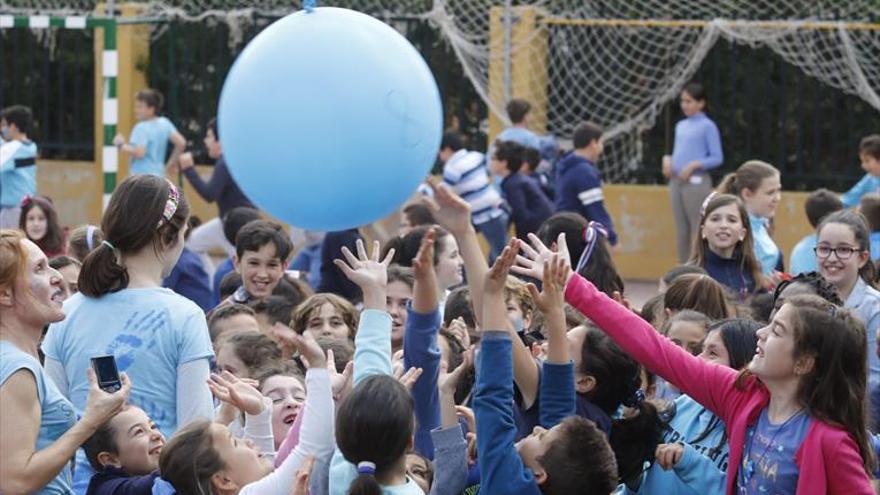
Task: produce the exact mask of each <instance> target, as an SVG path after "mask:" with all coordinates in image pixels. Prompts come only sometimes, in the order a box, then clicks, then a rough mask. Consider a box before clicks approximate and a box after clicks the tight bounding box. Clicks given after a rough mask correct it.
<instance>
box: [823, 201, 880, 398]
mask: <svg viewBox="0 0 880 495" xmlns="http://www.w3.org/2000/svg"><path fill="white" fill-rule="evenodd" d="M817 235H818V239H817V242H816V261H817V263H818V265H819V272H820V273H821V274H822V276H823V277H825V279H826V280H827V281H829V282H831V283H832V284H833V285H834V286H835V287H837V291H838V292H839V293H840V298H841V299H842V300H843V301H844V307H846V308H849V309H852V310H853V312H854V313H855V315H856V316H857V317H858V318H859V319H861V320H862V322H863V323H864V324H865V328H866V329H867V333H868V349H869V350H873V349H876V348H877V329H878V327H880V291H877V290H876V289H875V288H874V287H872V285H871V284H872V282H871V281H872V280H874V264H873V263H871V232H870V231H869V230H868V224H867V222H866V221H865V217H864V216H862V214H861V213H857V212H855V211H839V212H836V213H832V214H831V215H828V216H827V217H825V219H824V220H823V221H822V223H821V224H819V228H818V230H817ZM868 365H869V373H868V381H869V385H876V384H878V383H880V359H878V357H877V353H876V352H868Z"/></svg>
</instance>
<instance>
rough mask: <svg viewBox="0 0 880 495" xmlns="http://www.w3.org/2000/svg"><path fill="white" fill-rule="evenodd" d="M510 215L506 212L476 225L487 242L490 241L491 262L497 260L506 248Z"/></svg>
mask: <svg viewBox="0 0 880 495" xmlns="http://www.w3.org/2000/svg"><path fill="white" fill-rule="evenodd" d="M508 221H509V217H508V215H507V214H506V213H504V214H502V215H501V216H500V217H498V218H493V219H492V220H489V221H488V222H485V223H481V224H480V225H476V226H475V227H476V229H477V232H479V233H481V234H483V237H485V238H486V242H488V243H489V264H490V265H491V264H492V263H494V262H495V258H497V257H498V255H500V254H501V251H503V250H504V246H506V245H507V229H508V226H509V223H508Z"/></svg>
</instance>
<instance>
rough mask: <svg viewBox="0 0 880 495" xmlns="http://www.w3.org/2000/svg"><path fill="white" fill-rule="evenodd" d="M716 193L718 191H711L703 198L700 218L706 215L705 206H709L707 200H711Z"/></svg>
mask: <svg viewBox="0 0 880 495" xmlns="http://www.w3.org/2000/svg"><path fill="white" fill-rule="evenodd" d="M717 194H718V192H716V191H712V192H711V193H709V195H708V196H706V199H704V200H703V204H702V205H701V206H700V218H703V216H705V215H706V208H708V207H709V201H712V198H714V197H715V196H716V195H717Z"/></svg>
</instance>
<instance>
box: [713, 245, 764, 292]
mask: <svg viewBox="0 0 880 495" xmlns="http://www.w3.org/2000/svg"><path fill="white" fill-rule="evenodd" d="M740 261H741V260H740V256H734V257H733V258H730V259H726V258H722V257H721V256H718V255H717V254H715V253H713V252H712V250H711V249H707V250H706V256H705V259H704V260H703V269H704V270H706V273H708V274H709V276H710V277H712V278H713V279H715V281H716V282H718V283H720V284H721V285H723V286H725V287H727V288H728V289H730V290H731V291H732V292H734V293H736V294H739V295H740V296H743V298H744V296H747V295H749V294H751V293H753V292H755V279H754V278H753V277H752V274H751V273H748V271H746V270H742V269H741V268H740Z"/></svg>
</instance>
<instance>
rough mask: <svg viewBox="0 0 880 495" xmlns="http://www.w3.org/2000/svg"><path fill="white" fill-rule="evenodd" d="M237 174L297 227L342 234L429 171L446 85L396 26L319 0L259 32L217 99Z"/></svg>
mask: <svg viewBox="0 0 880 495" xmlns="http://www.w3.org/2000/svg"><path fill="white" fill-rule="evenodd" d="M218 124H219V126H220V129H219V131H220V138H221V140H222V143H223V152H224V155H225V157H226V161H227V163H228V165H229V170H230V172H231V173H232V176H233V177H234V178H235V181H236V182H237V183H238V185H239V186H240V187H241V189H242V190H243V191H244V193H245V194H246V195H247V196H248V198H250V199H251V201H253V202H254V203H255V204H256V205H257V206H259V207H260V208H261V209H264V210H266V211H268V212H269V213H271V214H272V215H274V216H276V217H277V218H279V219H281V220H284V221H286V222H288V223H290V224H292V225H296V226H298V227H303V228H306V229H313V230H328V231H329V230H343V229H347V228H351V227H357V226H360V225H365V224H368V223H370V222H373V221H375V220H378V219H381V218H383V217H385V216H387V215H388V214H390V213H392V212H393V211H394V210H396V209H397V208H399V207H400V205H401V204H403V202H404V201H406V199H407V198H408V197H409V196H410V195H411V194H412V193H413V192H414V191H415V190H416V188H417V187H418V185H419V184H420V183H421V182H422V181H423V180H424V178H425V176H426V175H427V174H428V173H429V171H430V168H431V166H432V164H433V163H434V160H435V158H436V156H437V150H438V147H439V146H440V138H441V134H442V131H443V108H442V104H441V102H440V92H439V91H438V90H437V83H436V82H435V81H434V76H433V75H432V74H431V71H430V70H429V69H428V65H427V64H426V63H425V61H424V59H422V57H421V55H419V53H418V52H417V51H416V49H415V48H414V47H413V46H412V45H411V44H410V43H409V41H407V40H406V38H404V37H403V36H401V35H400V34H399V33H398V32H397V31H395V30H394V29H392V28H391V27H390V26H388V25H387V24H385V23H383V22H381V21H378V20H376V19H374V18H372V17H370V16H368V15H365V14H361V13H359V12H355V11H352V10H347V9H339V8H332V7H321V8H316V9H313V10H312V11H311V12H307V11H299V12H297V13H294V14H291V15H288V16H287V17H284V18H282V19H280V20H278V21H276V22H275V23H273V24H272V25H270V26H269V27H267V28H266V29H265V30H263V31H262V32H261V33H260V34H259V35H257V37H256V38H254V39H253V40H252V41H251V42H250V43H249V44H248V46H247V47H246V48H245V49H244V51H242V53H241V55H239V57H238V59H237V60H236V61H235V64H233V66H232V69H230V71H229V74H228V76H227V77H226V82H225V83H224V85H223V92H222V94H221V95H220V109H219V113H218Z"/></svg>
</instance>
